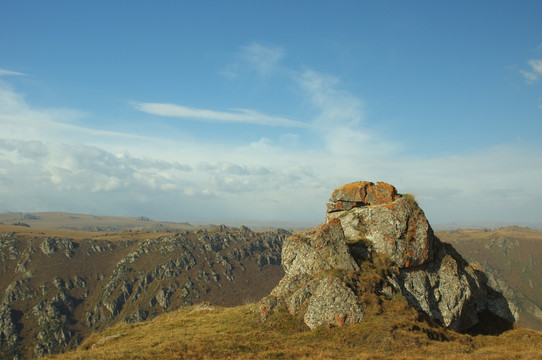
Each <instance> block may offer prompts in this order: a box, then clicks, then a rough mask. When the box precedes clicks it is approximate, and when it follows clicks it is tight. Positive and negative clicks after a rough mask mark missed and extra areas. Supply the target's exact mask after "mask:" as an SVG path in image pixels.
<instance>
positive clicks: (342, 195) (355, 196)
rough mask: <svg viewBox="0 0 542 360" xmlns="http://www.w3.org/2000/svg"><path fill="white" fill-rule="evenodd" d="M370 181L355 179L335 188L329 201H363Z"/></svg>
mask: <svg viewBox="0 0 542 360" xmlns="http://www.w3.org/2000/svg"><path fill="white" fill-rule="evenodd" d="M373 185H374V183H372V182H370V181H357V182H353V183H350V184H346V185H343V186H341V187H338V188H336V189H335V190H334V191H333V193H332V194H331V197H330V198H329V201H333V202H337V201H350V202H365V198H366V197H367V188H368V187H370V186H373Z"/></svg>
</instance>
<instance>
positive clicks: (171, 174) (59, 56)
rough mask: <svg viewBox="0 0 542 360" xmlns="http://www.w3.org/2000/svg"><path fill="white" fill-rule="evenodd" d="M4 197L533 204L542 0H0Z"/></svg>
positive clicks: (167, 210) (275, 214)
mask: <svg viewBox="0 0 542 360" xmlns="http://www.w3.org/2000/svg"><path fill="white" fill-rule="evenodd" d="M0 41H1V44H2V47H1V50H0V196H1V198H2V201H1V202H0V211H71V212H81V213H92V214H100V215H127V216H139V215H144V216H149V217H152V218H155V219H162V220H179V221H190V220H205V219H222V220H237V221H243V220H247V221H248V220H266V221H267V220H269V221H272V220H273V221H274V220H277V221H284V220H291V221H314V222H321V221H323V219H324V214H325V202H326V201H327V199H328V197H329V195H330V193H331V192H332V190H333V189H334V188H335V187H337V186H340V185H342V184H344V183H347V182H351V181H356V180H369V181H386V182H389V183H391V184H393V185H395V186H396V187H397V188H398V190H399V192H402V193H406V192H411V193H414V194H415V195H416V197H417V199H418V201H419V203H420V204H421V205H422V207H423V209H424V210H425V212H426V214H427V216H428V218H429V220H430V221H431V223H433V224H441V223H450V222H469V221H475V222H493V221H507V222H510V223H519V222H530V223H539V222H541V221H542V219H541V217H540V214H541V208H542V207H541V205H540V204H542V187H541V186H540V184H542V141H541V139H542V137H541V133H542V2H540V1H517V2H511V1H454V2H441V1H411V2H405V1H333V2H324V1H295V2H291V1H289V2H287V1H200V2H188V1H160V2H150V1H107V2H106V1H93V2H73V1H47V2H43V1H18V2H14V1H1V0H0Z"/></svg>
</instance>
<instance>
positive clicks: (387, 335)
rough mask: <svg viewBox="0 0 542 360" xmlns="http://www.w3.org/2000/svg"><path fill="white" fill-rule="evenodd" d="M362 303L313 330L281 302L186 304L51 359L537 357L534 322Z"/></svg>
mask: <svg viewBox="0 0 542 360" xmlns="http://www.w3.org/2000/svg"><path fill="white" fill-rule="evenodd" d="M366 306H367V307H369V308H371V309H372V310H371V311H368V312H367V315H366V318H365V319H364V321H363V322H362V323H360V324H357V325H355V326H350V327H340V328H338V327H334V328H327V327H320V328H317V329H315V330H313V331H311V330H309V329H308V327H306V326H305V325H304V324H303V322H302V319H299V318H295V317H292V316H291V315H290V314H288V313H287V312H286V311H285V310H282V311H279V312H277V313H275V314H273V315H272V316H271V317H270V318H269V320H268V321H267V322H266V323H263V324H262V323H260V320H259V315H258V314H257V313H256V312H255V311H254V310H255V305H253V304H251V305H245V306H239V307H235V308H217V309H216V310H212V311H209V310H204V311H197V312H191V309H192V308H186V309H182V310H178V311H176V312H172V313H168V314H164V315H162V316H160V317H158V318H156V319H154V320H153V321H150V322H144V323H136V324H119V325H117V326H115V327H112V328H110V329H108V330H106V331H104V332H101V333H96V334H93V335H92V336H90V337H89V338H88V339H87V340H85V341H84V343H83V344H82V345H81V346H80V347H79V349H77V350H76V351H74V352H70V353H66V354H62V355H56V356H51V357H49V358H48V359H81V360H83V359H164V360H169V359H375V360H377V359H378V360H385V359H405V360H406V359H408V360H414V359H452V360H453V359H485V360H496V359H542V347H541V346H542V334H541V333H538V332H535V331H532V330H528V329H523V328H518V329H514V330H511V331H508V332H505V333H503V334H501V335H500V336H482V335H479V336H470V335H462V334H458V333H455V332H451V331H448V330H445V329H442V328H440V327H438V326H435V325H431V324H429V323H427V322H423V321H420V320H419V316H418V314H417V312H416V311H414V310H412V309H411V308H409V307H408V306H407V305H406V302H405V301H404V299H401V298H397V299H394V300H392V301H387V302H384V303H382V304H380V305H379V306H371V305H369V304H366ZM368 310H370V309H368Z"/></svg>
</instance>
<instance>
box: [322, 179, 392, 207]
mask: <svg viewBox="0 0 542 360" xmlns="http://www.w3.org/2000/svg"><path fill="white" fill-rule="evenodd" d="M398 197H399V195H398V194H397V189H396V188H395V187H394V186H392V185H390V184H387V183H385V182H377V183H376V184H375V183H372V182H369V181H358V182H353V183H350V184H346V185H343V186H341V187H338V188H336V189H335V190H334V191H333V193H332V194H331V197H330V198H329V201H330V202H331V203H330V204H327V206H328V210H327V212H328V213H329V212H334V211H343V210H350V209H352V208H355V207H361V206H369V205H381V204H387V203H390V202H392V201H394V200H395V199H397V198H398Z"/></svg>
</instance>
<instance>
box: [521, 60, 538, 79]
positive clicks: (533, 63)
mask: <svg viewBox="0 0 542 360" xmlns="http://www.w3.org/2000/svg"><path fill="white" fill-rule="evenodd" d="M528 64H529V65H530V67H531V69H530V70H529V71H527V70H521V71H520V72H521V75H523V78H524V79H525V82H527V83H534V82H535V81H537V80H538V79H539V78H540V77H542V60H541V59H531V60H529V61H528Z"/></svg>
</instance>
